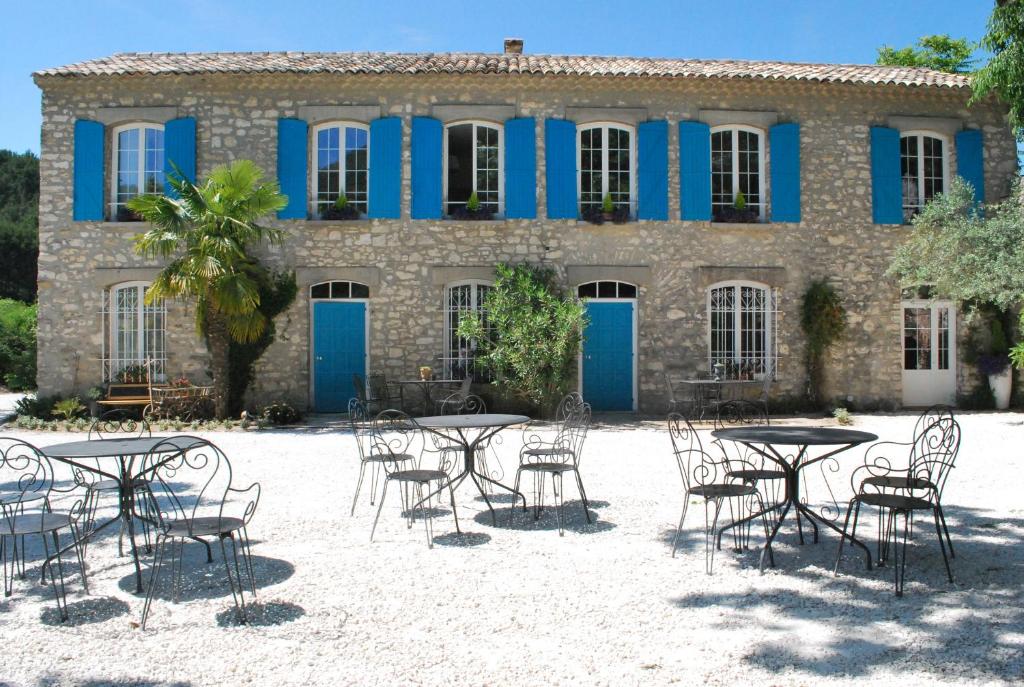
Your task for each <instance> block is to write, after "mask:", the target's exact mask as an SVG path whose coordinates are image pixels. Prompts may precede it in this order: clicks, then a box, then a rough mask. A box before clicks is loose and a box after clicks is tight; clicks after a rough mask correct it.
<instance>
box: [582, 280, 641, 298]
mask: <svg viewBox="0 0 1024 687" xmlns="http://www.w3.org/2000/svg"><path fill="white" fill-rule="evenodd" d="M576 295H577V296H579V297H580V298H636V286H635V285H634V284H629V283H627V282H624V281H588V282H587V283H585V284H580V285H579V286H578V287H577V289H576Z"/></svg>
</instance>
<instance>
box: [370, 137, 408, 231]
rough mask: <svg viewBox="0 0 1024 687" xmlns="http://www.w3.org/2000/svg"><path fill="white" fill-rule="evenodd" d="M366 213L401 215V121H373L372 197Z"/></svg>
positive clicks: (379, 216) (381, 216) (375, 216)
mask: <svg viewBox="0 0 1024 687" xmlns="http://www.w3.org/2000/svg"><path fill="white" fill-rule="evenodd" d="M367 214H368V215H369V216H370V217H373V218H375V219H398V218H399V217H401V216H402V120H401V119H400V118H398V117H384V118H382V119H375V120H373V121H372V122H370V198H369V206H368V212H367Z"/></svg>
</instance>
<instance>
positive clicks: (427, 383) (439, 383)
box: [397, 379, 462, 415]
mask: <svg viewBox="0 0 1024 687" xmlns="http://www.w3.org/2000/svg"><path fill="white" fill-rule="evenodd" d="M461 383H462V380H461V379H400V380H398V382H397V384H398V385H399V386H401V387H402V388H403V389H404V388H405V387H407V386H412V387H416V388H418V389H419V390H420V394H422V396H423V414H424V415H426V414H427V413H429V412H430V411H431V410H432V409H433V403H434V400H435V399H434V391H435V390H436V389H442V388H443V389H447V390H448V391H450V392H455V391H456V390H457V389H458V387H459V384H461ZM402 398H403V400H404V399H405V393H404V392H403V393H402Z"/></svg>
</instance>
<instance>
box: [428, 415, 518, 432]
mask: <svg viewBox="0 0 1024 687" xmlns="http://www.w3.org/2000/svg"><path fill="white" fill-rule="evenodd" d="M415 419H416V422H417V424H419V425H420V426H421V427H430V428H432V429H471V428H473V427H506V426H508V425H520V424H523V423H526V422H529V421H530V418H528V417H526V416H525V415H505V414H503V413H479V414H477V415H428V416H427V417H418V418H415Z"/></svg>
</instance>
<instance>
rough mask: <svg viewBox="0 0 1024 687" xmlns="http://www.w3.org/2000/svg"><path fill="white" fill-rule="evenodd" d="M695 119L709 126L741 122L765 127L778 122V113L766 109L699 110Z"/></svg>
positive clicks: (760, 127) (759, 127)
mask: <svg viewBox="0 0 1024 687" xmlns="http://www.w3.org/2000/svg"><path fill="white" fill-rule="evenodd" d="M697 119H699V120H700V121H702V122H704V123H705V124H707V125H708V126H711V127H715V126H727V125H730V124H743V125H746V126H753V127H757V128H758V129H767V128H768V127H770V126H774V125H775V124H778V123H779V113H778V112H770V111H767V110H701V111H700V112H698V113H697Z"/></svg>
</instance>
